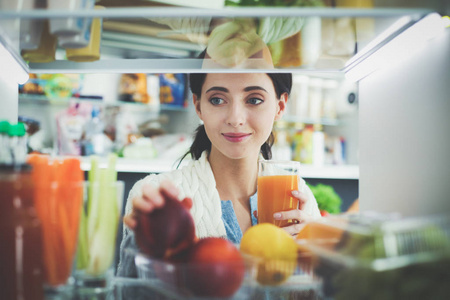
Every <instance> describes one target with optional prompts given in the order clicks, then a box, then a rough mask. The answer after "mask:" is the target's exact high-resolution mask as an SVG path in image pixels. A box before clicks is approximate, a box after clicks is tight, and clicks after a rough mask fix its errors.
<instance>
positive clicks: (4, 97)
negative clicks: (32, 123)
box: [0, 67, 19, 123]
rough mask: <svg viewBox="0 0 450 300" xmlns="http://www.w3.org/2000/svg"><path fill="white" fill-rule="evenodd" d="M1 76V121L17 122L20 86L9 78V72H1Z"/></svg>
mask: <svg viewBox="0 0 450 300" xmlns="http://www.w3.org/2000/svg"><path fill="white" fill-rule="evenodd" d="M0 72H2V74H1V75H0V120H6V121H8V122H10V123H16V122H17V114H18V112H17V111H18V109H19V104H18V101H19V86H18V84H17V82H16V81H15V80H14V79H10V78H8V73H7V70H1V67H0Z"/></svg>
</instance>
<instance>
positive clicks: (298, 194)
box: [291, 190, 308, 210]
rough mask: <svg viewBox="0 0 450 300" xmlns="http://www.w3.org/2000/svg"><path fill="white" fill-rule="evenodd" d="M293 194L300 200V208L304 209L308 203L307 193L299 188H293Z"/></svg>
mask: <svg viewBox="0 0 450 300" xmlns="http://www.w3.org/2000/svg"><path fill="white" fill-rule="evenodd" d="M291 194H292V196H294V197H295V198H296V199H298V200H299V203H298V209H300V210H301V209H304V207H305V205H306V203H307V202H308V197H307V196H306V194H305V193H302V192H300V191H297V190H293V191H292V192H291Z"/></svg>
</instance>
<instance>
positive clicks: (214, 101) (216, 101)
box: [209, 97, 223, 105]
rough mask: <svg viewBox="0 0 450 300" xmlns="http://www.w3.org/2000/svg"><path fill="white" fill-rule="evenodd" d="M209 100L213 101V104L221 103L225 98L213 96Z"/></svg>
mask: <svg viewBox="0 0 450 300" xmlns="http://www.w3.org/2000/svg"><path fill="white" fill-rule="evenodd" d="M209 102H211V104H212V105H220V104H222V103H223V99H222V98H217V97H213V98H211V99H209Z"/></svg>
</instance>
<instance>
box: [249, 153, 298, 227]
mask: <svg viewBox="0 0 450 300" xmlns="http://www.w3.org/2000/svg"><path fill="white" fill-rule="evenodd" d="M299 171H300V163H299V162H297V161H278V160H261V161H259V169H258V186H257V189H258V223H272V224H274V225H276V226H279V227H283V226H286V225H289V224H292V223H293V220H275V219H274V218H273V214H274V213H276V212H281V211H287V210H292V209H295V208H298V204H299V200H298V199H297V198H294V197H293V196H292V194H291V192H292V191H293V190H298V186H299V180H300V175H299Z"/></svg>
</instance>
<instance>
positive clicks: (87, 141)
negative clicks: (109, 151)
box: [83, 107, 106, 155]
mask: <svg viewBox="0 0 450 300" xmlns="http://www.w3.org/2000/svg"><path fill="white" fill-rule="evenodd" d="M104 129H105V125H104V123H103V121H102V120H101V119H100V108H99V107H93V108H92V113H91V119H90V120H89V121H88V122H87V123H86V126H85V135H84V142H83V144H84V145H83V146H84V153H83V154H84V155H92V154H98V155H103V154H105V152H106V149H105V135H104V134H103V131H104Z"/></svg>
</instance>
